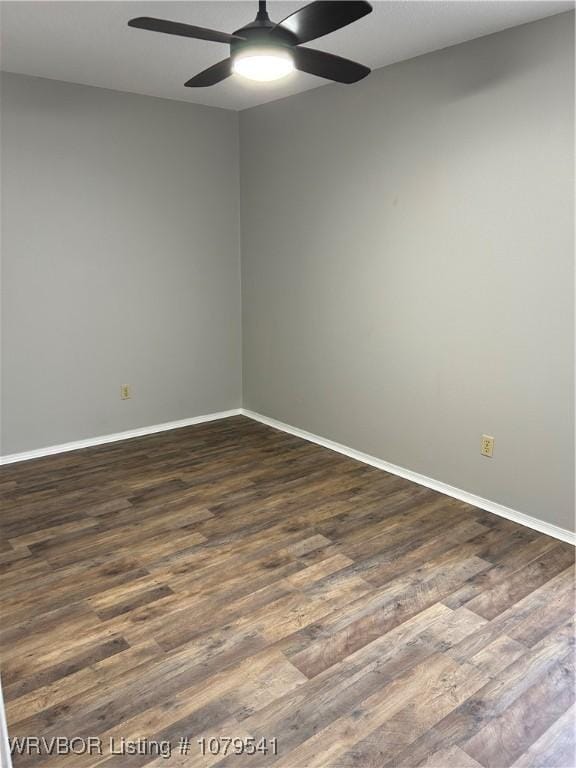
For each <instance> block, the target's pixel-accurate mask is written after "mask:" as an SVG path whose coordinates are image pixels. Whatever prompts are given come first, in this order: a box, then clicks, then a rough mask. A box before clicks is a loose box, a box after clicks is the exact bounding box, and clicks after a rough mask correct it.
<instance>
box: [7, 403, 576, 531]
mask: <svg viewBox="0 0 576 768" xmlns="http://www.w3.org/2000/svg"><path fill="white" fill-rule="evenodd" d="M240 415H244V416H247V417H248V418H249V419H253V420H254V421H259V422H261V423H262V424H266V425H268V426H269V427H273V428H274V429H279V430H281V431H282V432H287V433H288V434H290V435H295V436H296V437H301V438H302V439H303V440H308V441H309V442H311V443H316V444H317V445H321V446H323V447H324V448H329V449H330V450H331V451H336V452H337V453H342V454H344V456H349V457H350V458H352V459H356V460H357V461H361V462H363V463H364V464H369V465H370V466H372V467H376V468H377V469H383V470H384V471H385V472H390V473H391V474H393V475H398V476H399V477H404V478H406V479H407V480H411V481H412V482H414V483H418V485H424V486H426V487H427V488H431V489H432V490H434V491H438V492H439V493H444V494H445V495H446V496H452V497H453V498H455V499H459V500H460V501H464V502H466V503H467V504H471V505H472V506H474V507H479V508H480V509H485V510H486V511H487V512H493V513H494V514H495V515H499V516H500V517H505V518H506V519H507V520H512V521H513V522H515V523H519V524H520V525H525V526H526V527H527V528H532V529H533V530H535V531H539V532H540V533H545V534H546V535H548V536H552V537H554V538H555V539H560V541H565V542H567V543H568V544H572V545H576V533H573V532H572V531H569V530H567V529H566V528H560V526H558V525H553V524H552V523H547V522H545V521H544V520H539V519H538V518H537V517H532V516H531V515H525V514H524V513H523V512H518V511H517V510H515V509H511V508H510V507H506V506H504V505H503V504H498V503H497V502H495V501H490V499H484V498H482V497H481V496H476V495H475V494H473V493H469V492H468V491H463V490H461V489H460V488H455V487H454V486H452V485H448V484H447V483H442V482H440V481H439V480H434V479H433V478H431V477H426V475H421V474H419V473H418V472H413V471H412V470H411V469H406V468H405V467H399V466H397V465H396V464H391V463H390V462H388V461H384V460H383V459H378V458H376V456H370V455H369V454H367V453H362V452H361V451H357V450H355V449H354V448H348V446H346V445H342V444H341V443H336V442H334V441H333V440H328V439H326V438H324V437H320V436H319V435H314V434H312V432H306V430H304V429H299V428H298V427H292V426H290V424H284V423H283V422H281V421H277V420H276V419H271V418H269V417H268V416H263V415H262V414H260V413H256V412H255V411H250V410H247V409H245V408H234V409H232V410H229V411H220V412H219V413H209V414H206V415H204V416H193V417H192V418H190V419H181V420H179V421H169V422H167V423H165V424H154V425H152V426H150V427H139V428H138V429H130V430H127V431H126V432H116V433H115V434H111V435H102V436H101V437H90V438H88V439H86V440H75V441H74V442H71V443H63V444H61V445H50V446H48V447H46V448H37V449H35V450H33V451H24V452H23V453H13V454H10V455H7V456H0V465H2V464H13V463H15V462H17V461H28V460H30V459H38V458H41V457H43V456H52V455H54V454H57V453H66V452H67V451H77V450H80V449H81V448H91V447H93V446H95V445H104V444H105V443H115V442H118V441H120V440H130V439H131V438H133V437H143V436H145V435H153V434H154V433H156V432H166V431H168V430H170V429H180V428H181V427H190V426H193V425H194V424H204V423H205V422H208V421H217V420H219V419H227V418H229V417H230V416H240Z"/></svg>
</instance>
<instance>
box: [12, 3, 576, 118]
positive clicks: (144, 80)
mask: <svg viewBox="0 0 576 768" xmlns="http://www.w3.org/2000/svg"><path fill="white" fill-rule="evenodd" d="M305 4H306V3H304V2H283V1H282V2H280V1H274V2H271V3H269V12H270V16H271V17H272V19H273V20H275V21H279V20H280V19H283V18H284V17H285V16H287V15H288V14H290V13H292V12H293V11H294V10H296V9H297V8H299V7H301V6H303V5H305ZM373 6H374V11H373V12H372V13H371V14H370V15H368V16H366V17H364V18H363V19H360V21H358V22H356V23H355V24H352V25H351V26H349V27H346V28H345V29H342V30H339V31H338V32H334V33H332V34H331V35H328V36H326V37H324V38H322V39H319V40H317V41H314V42H313V43H311V44H310V47H314V48H319V49H322V50H327V51H330V52H332V53H336V54H339V55H340V56H345V57H347V58H351V59H356V60H357V61H360V62H362V63H364V64H367V65H368V66H370V67H372V68H376V67H382V66H385V65H386V64H391V63H393V62H396V61H401V60H403V59H408V58H411V57H413V56H417V55H419V54H422V53H427V52H429V51H434V50H438V49H439V48H445V47H447V46H449V45H455V44H456V43H461V42H464V41H465V40H471V39H473V38H475V37H481V36H483V35H487V34H490V33H491V32H497V31H499V30H501V29H506V28H507V27H513V26H516V25H518V24H523V23H525V22H528V21H534V20H536V19H541V18H544V17H545V16H552V15H554V14H557V13H561V12H563V11H567V10H570V9H571V8H573V7H574V3H573V2H556V1H555V0H530V2H525V0H496V1H494V0H476V1H475V2H469V1H468V0H452V1H451V2H445V1H443V0H435V1H431V0H423V1H422V0H418V1H413V0H400V1H397V0H396V1H394V2H383V1H380V2H373ZM256 9H257V3H256V2H255V0H254V1H253V2H245V0H238V1H237V2H234V1H232V2H230V1H229V2H223V1H222V2H219V1H217V0H212V2H171V1H170V0H164V2H140V1H139V0H132V1H131V2H125V0H120V1H119V2H75V1H73V0H71V1H69V2H51V1H50V0H44V1H43V2H28V1H25V2H2V3H1V13H2V19H1V22H2V31H1V41H2V56H1V63H2V69H4V70H7V71H9V72H20V73H23V74H27V75H37V76H40V77H48V78H53V79H56V80H66V81H69V82H73V83H83V84H85V85H95V86H100V87H102V88H112V89H115V90H119V91H130V92H133V93H142V94H147V95H149V96H161V97H163V98H168V99H178V100H181V101H191V102H196V103H199V104H208V105H211V106H215V107H224V108H226V109H235V110H238V109H245V108H247V107H251V106H254V105H256V104H262V103H264V102H266V101H273V100H275V99H279V98H283V97H285V96H288V95H290V94H293V93H297V92H299V91H305V90H308V89H310V88H317V87H318V86H320V85H324V84H325V83H326V81H325V80H322V79H320V78H317V77H313V76H312V75H305V74H301V73H297V74H294V75H291V76H290V77H289V78H288V80H283V81H280V82H278V83H275V84H274V83H266V84H254V83H247V82H246V81H244V80H241V79H239V78H237V77H232V78H230V79H229V80H227V81H225V82H224V83H221V84H219V85H216V86H213V87H211V88H201V89H191V88H184V85H183V84H184V82H185V81H186V80H187V79H188V78H190V77H191V76H192V75H194V74H196V73H197V72H199V71H201V70H202V69H205V68H206V67H209V66H210V65H212V64H215V63H216V62H217V61H220V60H221V59H224V58H226V57H227V55H228V47H227V46H226V45H221V44H218V43H211V42H206V41H202V40H190V39H188V38H181V37H173V36H172V35H161V34H158V33H154V32H147V31H143V30H138V29H132V28H129V27H128V26H126V22H127V21H128V19H130V18H133V17H134V16H157V17H160V18H165V19H170V20H172V21H183V22H188V23H190V24H196V25H199V26H204V27H211V28H212V29H220V30H222V31H226V32H232V31H233V30H235V29H237V28H238V27H241V26H242V25H243V24H245V23H247V22H248V21H250V20H252V19H253V18H254V16H255V15H256ZM336 87H339V88H350V87H352V88H353V87H354V86H344V85H341V86H336Z"/></svg>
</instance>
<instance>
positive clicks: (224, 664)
mask: <svg viewBox="0 0 576 768" xmlns="http://www.w3.org/2000/svg"><path fill="white" fill-rule="evenodd" d="M0 488H1V490H2V492H3V496H4V499H5V502H4V507H3V520H2V522H3V537H2V540H1V543H0V574H1V600H2V604H1V617H2V626H1V632H0V644H1V652H2V682H3V686H4V692H5V698H6V709H7V715H8V723H9V727H10V735H11V736H12V737H16V736H31V735H36V736H45V737H47V738H50V737H52V736H69V737H73V736H80V737H85V738H87V737H90V736H99V737H101V738H102V740H103V744H104V750H105V754H104V755H103V756H99V757H98V756H50V757H45V756H43V757H38V756H27V757H26V756H22V757H17V758H15V766H25V765H42V766H44V765H45V766H49V767H50V768H60V766H63V767H64V768H88V766H94V765H99V766H100V765H102V766H106V767H108V766H119V767H121V768H132V766H139V765H149V766H154V768H158V767H159V766H169V767H170V768H173V767H175V766H209V765H211V766H222V767H224V766H226V768H228V767H229V766H250V767H253V768H256V766H268V765H275V766H278V768H280V766H282V768H287V767H290V768H313V767H314V768H335V767H336V766H337V767H338V768H352V767H353V766H355V767H359V768H383V767H384V766H394V767H395V768H396V767H397V768H401V767H402V768H415V767H416V766H427V768H432V767H433V766H434V767H435V768H446V767H447V766H449V767H450V768H472V767H474V768H478V766H484V768H504V767H505V766H514V768H528V767H529V766H532V767H533V768H573V766H574V765H575V763H576V760H575V754H574V734H573V717H574V710H573V708H572V709H571V707H573V699H574V675H573V664H574V655H573V638H574V633H573V624H572V620H573V617H572V614H573V607H574V603H573V586H574V578H573V569H572V564H573V559H574V556H573V550H572V548H571V547H570V546H568V545H566V544H562V543H560V542H558V541H556V540H554V539H551V538H548V537H546V536H543V535H541V534H538V533H535V532H534V531H531V530H529V529H527V528H523V527H521V526H518V525H515V524H513V523H510V522H508V521H505V520H503V519H501V518H498V517H496V516H493V515H491V514H489V513H487V512H483V511H481V510H478V509H475V508H473V507H470V506H468V505H466V504H464V503H461V502H458V501H455V500H453V499H450V498H448V497H445V496H442V495H440V494H438V493H435V492H433V491H430V490H428V489H426V488H423V487H421V486H418V485H414V484H412V483H410V482H408V481H406V480H402V479H400V478H398V477H395V476H393V475H388V474H387V473H385V472H382V471H380V470H377V469H372V468H371V467H368V466H365V465H363V464H360V463H358V462H355V461H353V460H351V459H348V458H345V457H343V456H340V455H338V454H336V453H332V452H331V451H328V450H326V449H323V448H319V447H317V446H315V445H312V444H310V443H306V442H304V441H302V440H300V439H297V438H294V437H291V436H288V435H285V434H283V433H280V432H277V431H275V430H272V429H269V428H268V427H264V426H262V425H260V424H256V423H255V422H252V421H249V420H248V419H245V418H243V417H235V418H232V419H228V420H225V421H220V422H213V423H211V424H207V425H202V426H197V427H191V428H187V429H180V430H176V431H173V432H167V433H163V434H158V435H153V436H150V437H145V438H141V439H136V440H130V441H127V442H123V443H116V444H112V445H108V446H102V447H99V448H93V449H87V450H84V451H80V452H76V453H68V454H62V455H59V456H55V457H50V458H46V459H40V460H36V461H31V462H24V463H21V464H16V465H10V466H8V467H5V468H4V469H3V470H2V478H1V480H0ZM110 736H115V737H116V739H117V741H116V742H115V743H116V745H117V746H118V744H119V740H120V738H121V737H125V738H126V739H129V740H134V739H137V738H138V737H141V738H148V739H156V740H160V739H164V740H171V742H172V744H173V745H174V753H173V756H172V758H171V759H170V760H166V759H164V758H162V757H157V756H155V755H148V756H146V757H143V756H135V757H129V756H126V755H123V756H118V755H112V756H111V755H109V754H106V750H107V748H108V745H109V744H110V741H109V737H110ZM186 736H189V737H191V746H190V751H189V754H188V755H180V754H177V752H178V749H177V742H178V740H179V739H180V737H186ZM202 736H206V737H207V738H208V737H220V736H223V737H237V738H238V739H247V738H248V737H253V738H256V739H260V738H262V737H264V738H266V739H267V740H268V742H267V746H268V748H269V752H268V754H264V753H263V752H262V751H258V752H257V753H256V754H254V755H248V754H245V755H243V756H237V755H228V756H226V757H223V756H222V755H219V756H215V755H207V756H204V757H202V756H201V755H200V749H201V746H200V745H199V744H198V743H197V742H196V739H198V738H200V737H202ZM274 738H276V739H277V749H278V754H277V755H274V754H272V752H273V749H274V743H273V741H272V740H273V739H274ZM251 743H252V742H250V741H248V740H247V741H244V742H242V743H240V742H237V746H238V747H239V746H240V745H241V744H242V746H245V745H250V744H251ZM211 744H212V746H213V748H215V746H216V745H217V742H211ZM221 744H222V747H221V748H224V746H225V744H223V743H221ZM260 746H263V742H262V743H261V744H260Z"/></svg>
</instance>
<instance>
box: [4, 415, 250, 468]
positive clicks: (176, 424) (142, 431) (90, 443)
mask: <svg viewBox="0 0 576 768" xmlns="http://www.w3.org/2000/svg"><path fill="white" fill-rule="evenodd" d="M241 414H242V409H241V408H233V409H231V410H228V411H218V412H216V413H208V414H204V415H202V416H192V417H191V418H189V419H179V420H177V421H167V422H165V423H164V424H153V425H151V426H148V427H137V428H136V429H128V430H125V431H124V432H114V433H112V434H109V435H100V436H99V437H88V438H86V439H84V440H73V441H72V442H70V443H62V444H60V445H49V446H47V447H45V448H35V449H34V450H31V451H22V452H21V453H11V454H7V455H5V456H0V466H1V465H4V464H14V463H16V462H19V461H30V459H40V458H42V457H44V456H52V455H54V454H57V453H67V452H68V451H79V450H81V449H82V448H92V447H94V446H96V445H105V444H106V443H117V442H119V441H121V440H131V439H132V438H134V437H145V436H146V435H153V434H155V433H156V432H168V431H169V430H171V429H181V428H182V427H192V426H194V424H204V423H205V422H208V421H218V420H220V419H228V418H230V416H240V415H241Z"/></svg>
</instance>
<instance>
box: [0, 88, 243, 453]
mask: <svg viewBox="0 0 576 768" xmlns="http://www.w3.org/2000/svg"><path fill="white" fill-rule="evenodd" d="M1 98H2V113H1V117H2V122H1V129H2V208H3V210H2V222H3V229H2V277H3V302H2V310H3V318H2V319H3V323H2V331H3V338H2V341H3V347H2V363H3V365H2V372H3V379H2V385H3V386H2V394H3V401H2V417H3V418H2V446H1V447H2V453H3V454H9V453H12V452H17V451H25V450H28V449H33V448H40V447H44V446H47V445H52V444H57V443H62V442H66V441H69V440H78V439H81V438H86V437H93V436H98V435H103V434H108V433H111V432H117V431H121V430H125V429H131V428H133V427H141V426H147V425H151V424H158V423H162V422H166V421H171V420H174V419H182V418H188V417H191V416H196V415H201V414H206V413H211V412H214V411H220V410H224V409H228V408H235V407H238V406H240V405H241V394H242V393H241V338H240V336H241V322H240V240H239V210H238V208H239V199H238V197H239V195H238V191H239V186H238V185H239V181H238V146H237V144H238V125H237V123H238V117H237V115H236V114H235V113H232V112H227V111H224V110H217V109H211V108H208V107H200V106H195V105H191V104H184V103H180V102H174V101H167V100H163V99H154V98H148V97H141V96H134V95H129V94H122V93H116V92H113V91H107V90H103V89H99V88H90V87H85V86H79V85H71V84H67V83H60V82H56V81H52V80H43V79H37V78H30V77H25V76H21V75H11V74H3V75H2V93H1ZM121 384H131V385H132V387H133V397H132V399H131V400H127V401H124V402H123V401H121V400H120V385H121Z"/></svg>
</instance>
